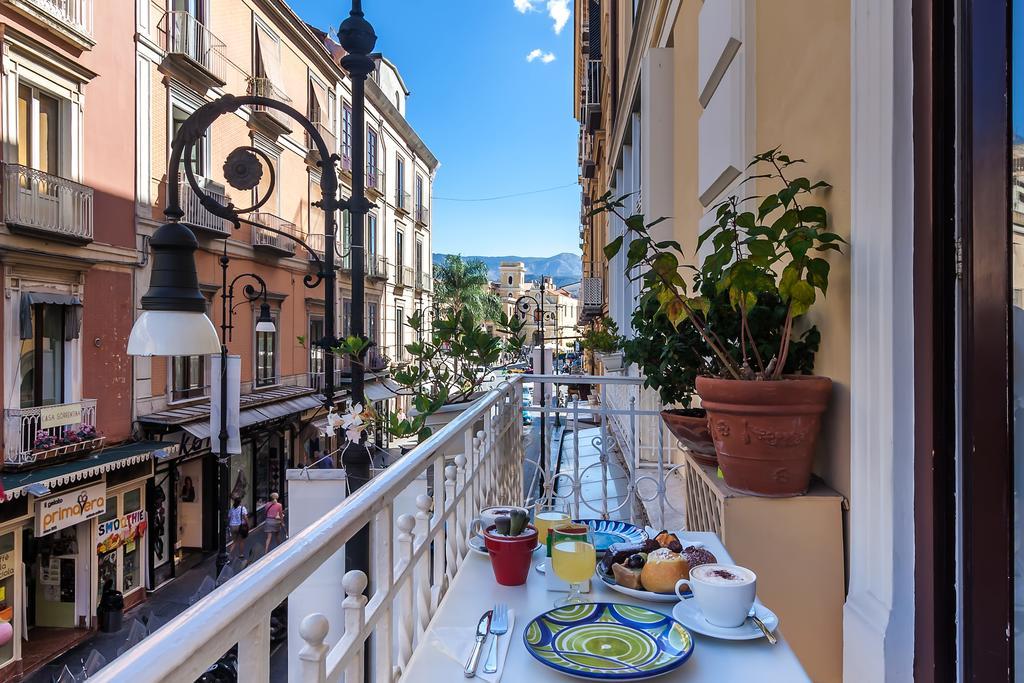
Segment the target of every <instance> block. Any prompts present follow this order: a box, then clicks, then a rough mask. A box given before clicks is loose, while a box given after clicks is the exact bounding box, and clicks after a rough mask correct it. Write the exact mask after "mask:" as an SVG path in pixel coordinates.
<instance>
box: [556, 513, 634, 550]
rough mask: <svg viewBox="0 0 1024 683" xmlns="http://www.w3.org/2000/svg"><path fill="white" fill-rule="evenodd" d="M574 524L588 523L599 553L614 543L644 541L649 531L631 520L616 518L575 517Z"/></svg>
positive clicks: (595, 547)
mask: <svg viewBox="0 0 1024 683" xmlns="http://www.w3.org/2000/svg"><path fill="white" fill-rule="evenodd" d="M572 521H573V524H586V525H587V526H588V527H589V528H590V533H592V534H593V535H594V549H595V550H597V552H598V553H603V552H604V551H606V550H608V546H610V545H611V544H612V543H643V542H644V541H646V540H647V532H646V531H644V530H643V529H641V528H640V527H638V526H634V525H632V524H630V523H629V522H620V521H618V520H615V519H574V520H572Z"/></svg>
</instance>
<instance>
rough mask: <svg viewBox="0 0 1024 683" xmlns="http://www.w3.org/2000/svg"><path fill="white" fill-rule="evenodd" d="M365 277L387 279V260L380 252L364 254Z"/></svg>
mask: <svg viewBox="0 0 1024 683" xmlns="http://www.w3.org/2000/svg"><path fill="white" fill-rule="evenodd" d="M366 277H373V278H380V279H381V280H387V279H388V260H387V259H386V258H385V257H384V256H383V255H381V254H367V255H366Z"/></svg>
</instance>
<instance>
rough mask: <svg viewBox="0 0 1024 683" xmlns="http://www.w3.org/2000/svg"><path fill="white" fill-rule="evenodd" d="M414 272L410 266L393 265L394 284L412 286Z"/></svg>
mask: <svg viewBox="0 0 1024 683" xmlns="http://www.w3.org/2000/svg"><path fill="white" fill-rule="evenodd" d="M415 272H416V271H414V270H413V269H412V267H411V266H395V285H397V286H399V287H412V286H413V283H414V282H415V281H416V277H415Z"/></svg>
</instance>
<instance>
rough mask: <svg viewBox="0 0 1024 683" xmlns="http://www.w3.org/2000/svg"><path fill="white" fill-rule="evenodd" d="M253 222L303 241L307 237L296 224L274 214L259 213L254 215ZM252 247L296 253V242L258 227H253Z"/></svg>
mask: <svg viewBox="0 0 1024 683" xmlns="http://www.w3.org/2000/svg"><path fill="white" fill-rule="evenodd" d="M252 220H253V221H255V222H256V223H261V224H263V225H265V226H267V227H268V228H274V229H275V230H280V231H281V232H284V233H287V234H288V235H294V236H295V237H297V238H298V239H303V238H304V237H305V235H303V234H301V233H300V231H299V228H298V227H297V226H296V225H295V224H294V223H292V222H291V221H286V220H285V219H283V218H281V217H280V216H275V215H274V214H272V213H266V212H263V211H257V212H255V213H253V214H252ZM252 245H253V246H254V247H267V248H268V249H276V250H277V251H280V252H285V253H289V254H294V253H295V241H294V240H292V239H289V238H288V237H286V236H285V235H280V234H278V233H276V232H272V231H270V230H266V229H264V228H261V227H259V226H256V225H254V226H252Z"/></svg>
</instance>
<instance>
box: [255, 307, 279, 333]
mask: <svg viewBox="0 0 1024 683" xmlns="http://www.w3.org/2000/svg"><path fill="white" fill-rule="evenodd" d="M256 331H257V332H277V327H275V326H274V318H273V316H271V315H270V306H268V305H267V304H261V305H260V317H258V318H256Z"/></svg>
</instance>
